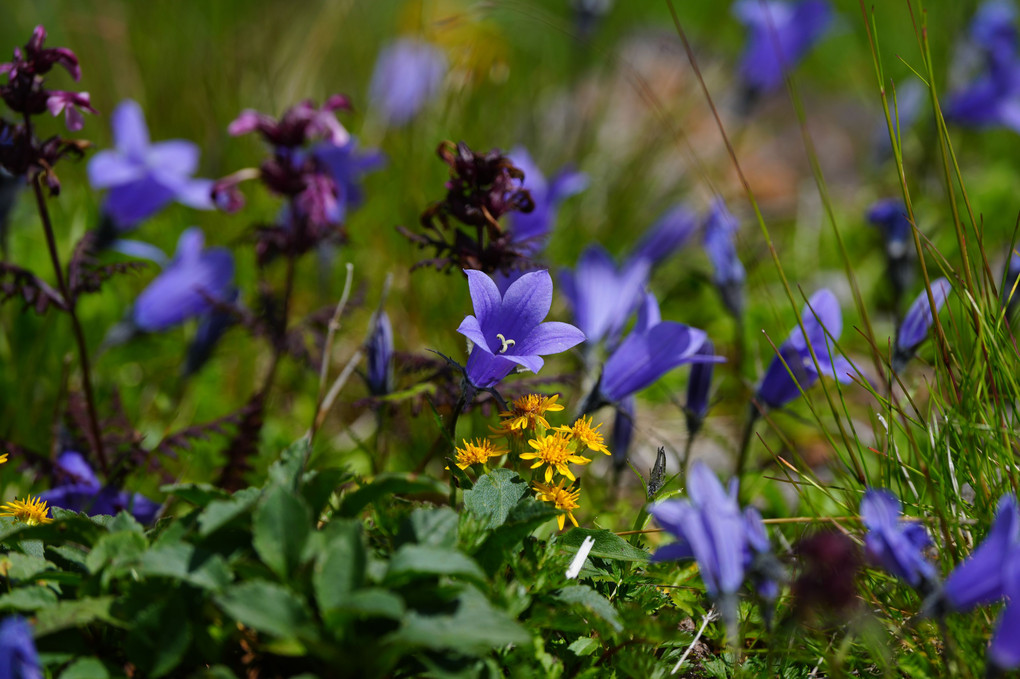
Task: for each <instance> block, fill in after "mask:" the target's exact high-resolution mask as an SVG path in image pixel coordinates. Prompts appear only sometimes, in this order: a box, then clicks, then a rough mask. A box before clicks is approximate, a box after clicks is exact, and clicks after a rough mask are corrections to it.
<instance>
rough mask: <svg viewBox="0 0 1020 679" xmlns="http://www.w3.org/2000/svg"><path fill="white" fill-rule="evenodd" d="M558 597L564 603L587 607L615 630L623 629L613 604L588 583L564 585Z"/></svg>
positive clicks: (620, 630)
mask: <svg viewBox="0 0 1020 679" xmlns="http://www.w3.org/2000/svg"><path fill="white" fill-rule="evenodd" d="M556 598H557V599H558V600H560V601H562V602H563V603H566V604H573V605H575V606H580V607H582V608H585V609H587V610H588V611H590V612H591V613H593V614H594V615H597V616H598V617H600V618H602V619H603V620H605V621H606V622H608V623H609V625H610V626H611V627H612V628H613V629H614V630H615V631H617V632H622V631H623V623H621V622H620V615H619V614H618V613H617V612H616V609H615V608H613V604H611V603H609V599H607V598H605V597H604V596H602V595H601V594H599V593H598V592H596V591H595V590H593V589H592V588H591V587H588V586H587V585H572V586H570V587H564V588H563V589H561V590H560V591H559V593H557V594H556Z"/></svg>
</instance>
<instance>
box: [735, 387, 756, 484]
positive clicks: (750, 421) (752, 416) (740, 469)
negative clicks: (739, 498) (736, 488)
mask: <svg viewBox="0 0 1020 679" xmlns="http://www.w3.org/2000/svg"><path fill="white" fill-rule="evenodd" d="M758 417H759V412H758V408H757V406H756V405H755V404H754V403H752V404H751V409H750V410H749V411H748V414H747V424H746V425H745V426H744V435H743V437H742V438H741V439H740V451H739V452H738V453H737V466H736V469H735V471H734V476H736V477H737V479H742V478H743V476H744V467H745V466H746V465H747V451H748V449H749V448H750V447H751V437H752V436H754V425H755V424H757V422H758Z"/></svg>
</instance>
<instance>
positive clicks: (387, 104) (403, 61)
mask: <svg viewBox="0 0 1020 679" xmlns="http://www.w3.org/2000/svg"><path fill="white" fill-rule="evenodd" d="M446 70H447V61H446V57H445V56H444V55H443V52H442V50H440V49H439V48H438V47H436V46H435V45H433V44H431V43H428V42H425V41H423V40H416V39H414V38H401V39H400V40H397V41H396V42H394V43H391V44H389V45H387V46H386V47H385V48H384V49H383V50H382V51H381V52H380V53H379V58H378V59H377V60H376V63H375V70H374V71H373V72H372V82H371V84H370V85H369V90H368V96H369V99H370V100H371V102H372V105H373V106H375V107H376V108H377V109H379V112H380V113H381V114H382V117H383V119H384V120H385V121H386V122H387V123H388V124H390V125H398V126H399V125H406V124H407V123H409V122H410V121H411V119H412V118H414V117H415V116H416V115H418V113H419V112H420V111H421V110H422V109H423V108H424V107H425V105H426V104H428V103H429V102H430V101H432V100H433V99H435V97H436V95H438V94H439V90H440V87H441V86H442V84H443V78H444V77H446Z"/></svg>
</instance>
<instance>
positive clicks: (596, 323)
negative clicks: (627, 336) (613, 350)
mask: <svg viewBox="0 0 1020 679" xmlns="http://www.w3.org/2000/svg"><path fill="white" fill-rule="evenodd" d="M634 261H635V263H634V264H633V265H631V266H624V267H617V266H616V262H614V261H613V257H612V255H610V254H609V253H608V252H606V251H605V249H603V248H602V247H601V246H599V245H591V246H589V247H588V248H586V249H585V251H584V252H583V253H581V257H580V259H578V260H577V267H576V268H575V269H574V271H573V272H571V271H568V270H565V271H562V272H561V273H560V287H561V288H562V289H563V294H564V295H566V298H567V302H568V303H569V304H570V308H571V311H572V312H573V314H574V321H575V322H576V323H577V325H578V327H579V328H581V331H582V332H583V333H584V335H585V337H587V339H588V342H589V347H593V346H594V345H595V344H597V343H598V342H600V341H602V340H603V339H605V340H608V341H609V342H614V341H615V340H616V339H617V337H618V336H619V333H620V331H621V330H622V329H623V326H624V324H626V322H627V319H628V318H630V315H631V313H632V312H633V311H634V309H635V307H637V306H638V304H640V301H641V289H642V288H643V287H644V286H645V283H647V282H648V272H649V263H648V262H647V261H645V260H643V259H642V260H634Z"/></svg>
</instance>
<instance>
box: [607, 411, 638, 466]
mask: <svg viewBox="0 0 1020 679" xmlns="http://www.w3.org/2000/svg"><path fill="white" fill-rule="evenodd" d="M636 407H637V399H635V398H634V396H628V397H627V398H625V399H623V400H622V401H620V402H619V403H617V404H616V414H615V416H614V417H613V433H612V442H613V445H612V446H611V447H610V450H611V451H612V452H613V469H616V470H617V471H622V470H623V468H624V467H626V466H627V454H628V453H629V452H630V444H631V441H633V439H634V414H635V411H636Z"/></svg>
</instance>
